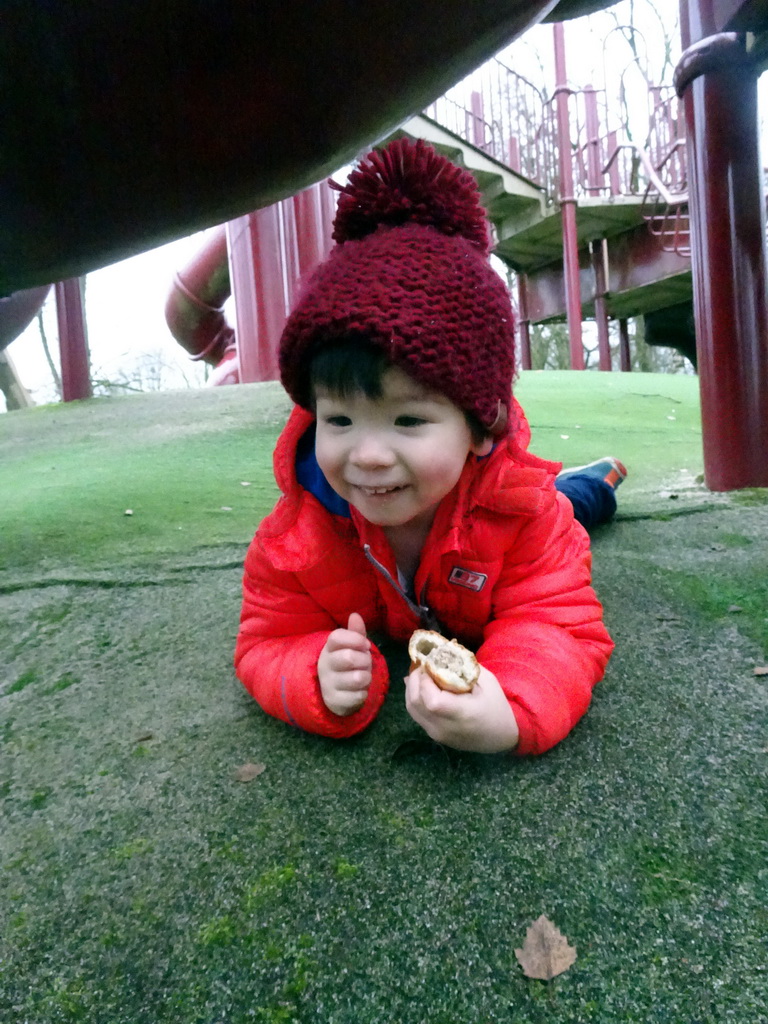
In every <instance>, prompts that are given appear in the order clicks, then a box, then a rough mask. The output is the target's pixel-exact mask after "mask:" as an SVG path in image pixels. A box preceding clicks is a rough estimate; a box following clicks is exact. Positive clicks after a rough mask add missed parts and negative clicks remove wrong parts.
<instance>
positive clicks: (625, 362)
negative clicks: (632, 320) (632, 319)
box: [619, 317, 632, 373]
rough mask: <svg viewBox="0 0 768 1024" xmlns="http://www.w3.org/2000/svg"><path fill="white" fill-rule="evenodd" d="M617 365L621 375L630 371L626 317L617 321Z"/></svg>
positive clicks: (627, 322)
mask: <svg viewBox="0 0 768 1024" xmlns="http://www.w3.org/2000/svg"><path fill="white" fill-rule="evenodd" d="M619 360H620V362H619V365H620V367H621V372H622V373H629V372H630V371H631V369H632V357H631V355H630V352H629V321H628V320H627V319H626V317H622V318H621V320H619Z"/></svg>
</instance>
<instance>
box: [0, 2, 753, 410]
mask: <svg viewBox="0 0 768 1024" xmlns="http://www.w3.org/2000/svg"><path fill="white" fill-rule="evenodd" d="M657 5H658V7H659V8H660V9H665V16H666V17H670V18H672V17H673V11H674V10H675V9H676V8H677V4H672V3H670V0H657ZM635 10H636V16H635V23H636V25H637V26H639V27H640V28H641V30H643V31H644V32H645V33H646V34H647V37H648V39H649V44H648V63H649V65H650V69H651V72H652V74H653V75H654V78H658V77H659V76H660V72H661V66H660V54H661V49H662V48H661V47H660V46H659V42H658V38H659V35H658V34H659V29H658V27H657V16H654V15H653V12H652V8H651V5H650V3H649V2H648V0H645V2H644V0H635ZM613 11H614V12H615V13H616V15H617V16H618V17H619V20H620V21H625V20H628V13H629V0H624V2H622V3H620V4H618V5H616V7H615V8H614V9H613ZM671 23H672V24H674V21H672V22H671ZM613 25H614V21H613V19H612V17H611V15H610V14H606V13H603V14H599V15H593V16H592V17H591V18H581V19H579V20H577V21H573V22H568V23H566V29H565V31H566V46H567V63H568V77H569V79H570V81H572V82H573V83H575V84H577V85H580V86H583V85H587V84H592V85H594V86H595V87H596V88H600V87H602V86H603V85H604V84H605V77H606V72H605V65H606V64H607V66H608V67H609V71H608V74H607V77H608V78H609V81H608V83H607V84H608V86H609V89H610V90H611V91H612V90H613V89H614V88H617V82H618V75H619V74H620V73H621V72H622V71H623V70H625V69H626V68H627V66H628V65H629V64H630V63H631V54H630V52H629V50H628V48H627V47H626V44H624V43H623V42H622V41H621V39H619V38H618V37H617V34H616V33H615V32H614V33H613V34H612V35H611V36H610V37H609V40H608V42H607V43H606V44H605V45H604V43H603V40H604V39H605V37H606V34H607V32H608V31H610V29H611V28H612V27H613ZM654 36H655V38H654ZM604 54H609V55H610V59H609V60H608V61H606V60H605V57H604ZM678 55H679V46H676V48H675V49H674V51H673V62H674V61H675V60H676V59H677V56H678ZM500 56H502V57H503V58H504V59H505V61H506V62H507V63H511V66H512V67H513V68H514V69H515V70H517V71H518V72H519V73H520V74H523V75H525V76H526V77H527V78H529V79H531V80H532V81H534V82H535V83H536V84H537V85H540V86H541V87H542V88H543V89H544V91H545V92H546V93H547V94H551V92H552V90H553V88H554V69H553V45H552V27H551V26H549V25H540V26H537V27H536V28H534V29H531V30H530V31H529V32H528V33H526V35H525V36H523V37H522V39H520V40H518V41H517V42H516V43H514V44H513V45H512V47H510V48H507V49H506V50H505V51H503V53H502V54H501V55H500ZM654 60H655V61H656V65H655V66H654ZM636 74H637V72H636V71H635V70H634V69H631V68H630V70H629V71H626V83H627V84H628V85H629V86H630V90H631V87H632V82H633V75H636ZM637 81H638V84H639V83H640V82H641V80H640V79H639V76H638V77H637ZM767 85H768V81H767V80H766V77H765V76H764V77H763V78H762V79H761V80H760V85H759V92H760V97H761V105H763V107H764V109H765V108H766V106H765V104H764V100H765V99H766V96H768V89H767V88H766V86H767ZM640 91H641V92H642V93H643V94H644V93H645V87H644V86H642V88H641V90H640ZM764 162H765V161H764ZM205 235H206V233H205V232H199V233H197V234H196V235H192V236H190V237H188V238H182V239H179V240H178V241H175V242H171V243H169V244H167V245H164V246H161V247H160V248H158V249H153V250H151V251H150V252H147V253H143V254H142V255H140V256H134V257H132V258H131V259H129V260H125V261H123V262H120V263H116V264H113V265H112V266H110V267H105V268H104V269H102V270H97V271H94V272H92V273H90V274H89V275H88V278H87V285H86V316H87V321H88V337H89V344H90V349H91V361H92V371H93V375H94V376H114V375H116V374H117V373H118V372H119V371H120V370H123V371H129V370H130V369H131V368H132V367H133V366H134V365H135V364H136V363H137V361H138V362H140V361H142V360H146V359H147V358H148V356H149V357H150V358H151V359H154V360H159V361H162V362H163V363H164V364H165V365H166V367H167V369H166V371H165V372H164V382H165V386H166V387H187V386H193V387H197V386H202V385H203V383H204V375H203V368H202V365H201V364H198V363H192V362H191V361H190V360H189V357H188V356H187V354H186V352H185V351H184V350H183V349H182V348H181V346H180V345H178V343H177V342H176V341H175V340H174V339H173V338H172V336H171V334H170V332H169V331H168V328H167V326H166V323H165V317H164V307H165V301H166V298H167V296H168V293H169V290H170V288H171V284H172V281H173V275H174V273H175V272H176V271H177V270H180V269H182V268H183V267H184V266H185V264H186V263H187V262H188V261H189V260H190V259H191V258H192V257H193V256H194V255H195V253H197V252H198V251H199V250H200V249H201V248H202V245H203V243H204V239H205ZM226 309H227V314H228V318H229V320H230V322H233V321H234V312H233V310H232V305H231V302H230V303H229V304H228V306H227V307H226ZM44 321H45V325H46V334H47V337H48V341H49V345H50V347H51V350H52V354H53V356H54V359H55V360H56V361H58V332H57V326H56V315H55V304H54V302H53V300H52V298H49V299H48V301H47V303H46V306H45V309H44ZM7 351H8V354H9V356H10V357H11V359H12V360H13V362H14V363H15V365H16V368H17V370H18V372H19V375H20V377H21V379H22V381H23V382H24V384H25V386H26V387H27V388H28V390H29V391H30V392H31V394H32V397H33V399H34V400H35V401H36V402H38V403H40V402H46V401H54V400H55V399H56V395H55V391H54V388H53V384H52V380H51V375H50V371H49V369H48V366H47V363H46V361H45V358H44V354H43V348H42V343H41V340H40V333H39V330H38V325H37V322H36V321H33V322H32V324H31V325H30V326H29V327H28V328H27V330H26V331H25V332H24V334H22V335H21V336H20V337H19V338H17V339H16V340H15V341H14V342H13V343H12V344H11V346H10V347H9V348H8V350H7ZM3 408H4V400H3V397H2V394H0V411H2V410H3Z"/></svg>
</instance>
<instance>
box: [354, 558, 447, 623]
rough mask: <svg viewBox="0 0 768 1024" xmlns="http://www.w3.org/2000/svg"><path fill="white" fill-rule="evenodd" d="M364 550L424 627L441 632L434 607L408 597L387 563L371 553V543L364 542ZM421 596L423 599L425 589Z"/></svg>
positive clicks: (373, 564) (375, 567) (372, 563)
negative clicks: (418, 602) (384, 563)
mask: <svg viewBox="0 0 768 1024" xmlns="http://www.w3.org/2000/svg"><path fill="white" fill-rule="evenodd" d="M363 551H364V552H365V557H366V558H367V559H368V561H369V562H370V563H371V565H372V566H373V567H374V569H376V571H377V572H379V573H380V574H381V575H382V576H383V577H384V579H385V580H386V581H387V583H389V585H390V586H391V587H392V588H393V589H394V590H395V592H396V593H398V594H399V595H400V597H402V599H403V600H404V601H405V603H406V604H407V605H408V607H409V608H410V609H411V611H412V612H413V614H414V615H415V616H416V618H417V619H418V620H419V623H420V624H421V627H422V629H434V630H437V632H438V633H439V632H440V631H441V628H442V627H441V626H440V623H439V621H438V619H437V616H436V615H435V614H434V612H433V611H432V609H431V608H429V607H428V606H427V605H426V604H416V602H415V601H412V600H411V599H410V597H408V595H407V594H406V592H405V591H404V590H403V588H402V587H401V586H400V584H399V583H398V582H397V580H396V579H395V578H394V577H393V576H392V573H391V572H390V571H389V569H387V567H386V566H385V565H382V564H381V562H379V561H378V559H377V558H376V557H375V556H374V555H373V554H372V553H371V545H370V544H364V545H363ZM421 596H422V599H423V597H424V593H423V591H422V595H421Z"/></svg>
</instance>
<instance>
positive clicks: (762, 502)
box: [0, 373, 768, 1024]
mask: <svg viewBox="0 0 768 1024" xmlns="http://www.w3.org/2000/svg"><path fill="white" fill-rule="evenodd" d="M518 394H519V397H520V398H521V400H522V402H523V404H524V406H525V408H526V410H527V411H528V413H529V417H530V419H531V422H532V425H533V437H534V440H533V444H532V448H533V450H535V451H536V452H537V453H539V454H541V455H544V456H547V457H551V458H557V459H562V460H564V461H565V462H567V463H569V464H577V463H581V462H585V461H588V460H589V459H591V458H593V457H594V456H596V455H602V454H604V453H606V452H609V451H610V452H613V453H615V454H617V455H618V456H620V457H621V458H622V459H623V460H624V461H625V462H626V463H627V465H628V466H629V468H630V476H629V478H628V479H627V481H626V482H625V483H624V484H623V485H622V489H621V491H620V514H619V517H618V518H617V520H616V522H615V523H613V524H612V525H611V526H609V527H605V528H603V529H601V530H599V531H597V532H596V534H595V536H594V539H593V548H594V553H595V582H596V586H597V589H598V592H599V594H600V596H601V598H602V599H603V602H604V604H605V607H606V619H607V621H608V625H609V627H610V629H611V632H612V634H613V635H614V638H615V639H616V641H617V650H616V654H615V655H614V658H613V659H612V661H611V664H610V666H609V670H608V674H607V676H606V678H605V680H604V681H603V682H602V683H601V684H600V685H599V687H598V688H597V690H596V694H595V700H594V704H593V707H592V709H591V711H590V712H589V714H588V715H587V716H586V718H585V719H584V720H583V721H582V722H581V723H580V724H579V726H578V727H577V728H576V730H574V732H573V733H572V735H571V736H570V737H569V738H568V739H567V740H566V741H565V742H564V743H562V744H561V745H560V746H559V747H558V748H556V749H555V750H553V751H552V752H551V753H550V754H548V755H546V756H545V757H543V758H540V759H531V760H516V759H513V758H503V757H481V756H475V755H457V754H453V753H446V752H445V751H443V750H441V749H439V748H435V747H432V746H430V745H427V744H425V743H423V742H421V737H420V735H419V730H418V728H417V727H416V726H415V725H414V724H413V723H412V722H411V721H410V719H409V718H408V716H407V714H406V712H405V709H404V707H403V705H402V701H401V700H399V699H398V694H397V690H396V686H393V693H392V694H391V696H390V699H389V701H388V702H387V704H386V705H385V709H384V711H383V713H382V715H381V717H380V718H379V720H378V721H377V722H376V723H375V724H374V725H373V726H372V727H371V729H369V730H368V731H367V732H366V733H365V734H363V735H362V736H361V737H358V738H357V739H355V740H353V741H350V742H347V743H343V744H335V743H333V742H331V741H326V740H323V739H320V738H317V737H312V736H307V735H304V734H301V733H298V732H295V731H293V730H291V729H289V728H287V727H285V726H283V725H282V724H280V723H278V722H275V721H273V720H271V719H268V718H266V717H265V716H264V715H263V714H262V713H261V712H260V711H259V709H258V707H257V706H256V705H255V704H254V702H253V701H252V700H251V699H250V698H249V697H248V696H247V695H246V694H245V692H244V691H243V690H242V688H241V687H240V686H239V684H238V683H237V682H236V680H235V679H234V676H233V673H232V669H231V654H232V648H233V645H234V636H235V632H236V628H237V616H238V611H239V578H240V566H241V564H242V559H243V555H244V551H245V547H246V545H247V543H248V541H249V540H250V537H251V535H252V533H253V529H254V527H255V525H256V524H257V522H258V521H259V519H260V518H261V516H262V515H263V514H264V513H265V512H266V511H268V509H269V508H270V507H271V505H272V503H273V501H274V498H275V491H274V485H273V483H272V478H271V472H270V453H271V447H272V445H273V443H274V439H275V437H276V434H277V431H278V429H279V425H280V423H281V422H282V420H283V419H284V416H285V413H286V411H287V405H286V402H285V399H284V398H283V397H282V396H281V393H280V392H279V390H278V389H277V388H276V387H275V386H273V385H251V386H248V387H243V388H229V389H220V390H218V391H205V392H190V393H183V394H181V393H180V394H175V395H147V396H136V397H133V398H125V399H109V400H97V401H93V402H87V403H76V404H73V405H70V406H67V407H62V406H55V407H54V406H52V407H46V408H42V409H35V410H30V411H28V412H24V413H14V414H12V415H8V416H4V417H0V494H2V502H1V503H0V799H2V807H3V816H2V822H3V827H2V831H1V833H0V950H2V952H1V953H0V1021H3V1024H5V1021H8V1022H9V1024H58V1022H65V1024H70V1022H80V1021H82V1022H86V1021H87V1022H88V1024H144V1022H147V1024H150V1022H151V1024H241V1022H246V1021H256V1022H268V1024H282V1022H301V1024H305V1022H307V1024H309V1022H313V1024H314V1022H318V1024H319V1022H322V1024H352V1022H355V1024H374V1022H376V1024H395V1022H398V1024H399V1022H402V1024H421V1022H425V1024H427V1022H428V1024H489V1022H504V1024H538V1022H544V1021H547V1022H551V1021H558V1022H559V1021H562V1022H569V1024H570V1022H582V1021H584V1022H588V1021H589V1022H592V1021H594V1022H599V1024H607V1022H614V1021H615V1022H625V1021H642V1022H648V1021H654V1022H669V1024H704V1022H707V1024H722V1022H724V1021H733V1022H737V1024H742V1022H743V1024H760V1022H765V1021H768V1001H767V999H766V994H765V993H766V978H765V970H766V956H765V953H766V946H765V943H766V935H767V933H768V914H767V913H766V904H765V897H766V887H767V884H768V869H767V868H766V852H767V847H768V843H767V842H766V841H767V840H768V830H767V829H766V823H765V822H766V818H765V806H766V786H765V779H766V772H765V754H766V749H767V748H766V738H765V707H766V682H767V678H768V677H765V676H760V675H755V674H754V669H755V668H756V667H760V666H763V665H766V664H768V622H767V621H766V616H768V583H767V582H766V581H767V580H768V556H767V554H766V535H767V533H768V529H767V528H768V495H766V492H765V491H757V490H756V491H751V492H740V493H735V494H731V495H714V494H710V493H709V492H707V491H706V489H705V488H704V487H703V485H702V484H701V482H700V481H699V480H698V477H699V475H700V473H701V454H700V443H701V442H700V431H699V426H698V423H699V420H698V409H697V399H696V381H695V380H694V379H693V378H685V377H661V376H651V375H634V374H633V375H619V374H616V375H599V374H569V373H547V374H524V375H523V378H522V380H521V382H520V385H519V388H518ZM126 510H130V511H131V512H132V514H131V515H126ZM737 609H738V610H737ZM389 655H390V658H391V660H392V666H393V678H395V679H397V678H398V676H397V671H398V668H399V667H400V666H401V664H402V660H403V653H402V651H399V650H396V649H393V650H391V651H390V652H389ZM246 763H255V764H258V765H259V766H263V770H262V771H261V772H260V774H258V775H257V776H256V777H255V778H253V779H252V781H249V782H241V781H238V779H237V778H236V772H237V769H238V768H239V767H240V766H242V765H243V764H246ZM542 913H544V914H546V915H547V916H548V917H550V918H551V919H552V920H553V921H554V922H555V923H556V924H557V925H558V927H559V928H560V929H561V930H562V931H563V932H564V933H565V934H566V936H567V937H568V939H569V940H570V942H571V944H572V945H575V946H576V949H577V960H576V963H575V964H574V966H573V967H572V968H571V969H570V970H569V971H568V972H567V973H566V974H564V975H562V976H561V977H559V978H558V979H556V980H555V981H553V982H551V983H549V984H547V983H544V982H538V981H531V980H529V979H527V978H525V977H524V976H523V974H522V972H521V970H520V967H519V965H518V964H517V960H516V958H515V955H514V950H515V948H516V947H519V946H520V945H521V944H522V941H523V939H524V937H525V930H526V928H527V926H528V925H529V924H530V923H531V922H532V921H533V920H534V919H535V918H537V917H538V916H539V915H540V914H542Z"/></svg>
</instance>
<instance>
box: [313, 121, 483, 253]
mask: <svg viewBox="0 0 768 1024" xmlns="http://www.w3.org/2000/svg"><path fill="white" fill-rule="evenodd" d="M329 184H330V185H331V187H332V188H334V189H336V190H337V191H338V192H341V196H340V198H339V202H338V206H337V210H336V219H335V221H334V231H333V237H334V240H335V241H336V242H338V243H340V244H341V243H343V242H346V241H349V240H350V239H355V238H364V237H365V236H366V235H369V234H371V233H372V232H374V231H375V230H376V229H377V228H378V227H379V225H381V224H386V225H390V226H396V225H402V224H406V223H416V224H424V225H429V226H431V227H434V228H436V229H437V230H438V231H440V232H442V233H443V234H445V235H461V236H462V237H464V238H466V239H467V241H469V242H471V243H472V245H474V246H475V247H476V248H477V249H479V250H480V252H482V253H483V254H487V253H488V251H489V248H490V240H489V236H488V224H487V220H486V215H485V210H484V209H483V207H482V204H481V203H480V193H479V191H478V188H477V184H476V182H475V179H474V178H473V177H472V175H471V174H470V173H469V171H465V170H463V169H462V168H461V167H457V166H456V165H455V164H452V163H451V162H450V160H447V159H446V158H445V157H443V156H440V155H439V154H438V153H437V152H435V150H434V149H433V148H432V147H431V146H428V145H427V144H426V143H425V142H424V141H423V140H422V139H418V140H416V141H415V142H413V141H411V140H410V139H396V140H395V141H394V142H392V143H390V144H389V145H388V146H387V147H386V149H383V150H379V151H374V152H373V153H370V154H369V155H368V156H367V157H366V158H365V160H363V161H362V163H361V164H360V166H359V167H358V168H357V170H354V171H352V173H351V174H350V175H349V180H348V182H347V184H346V185H339V184H337V183H336V182H334V181H331V182H329Z"/></svg>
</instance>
